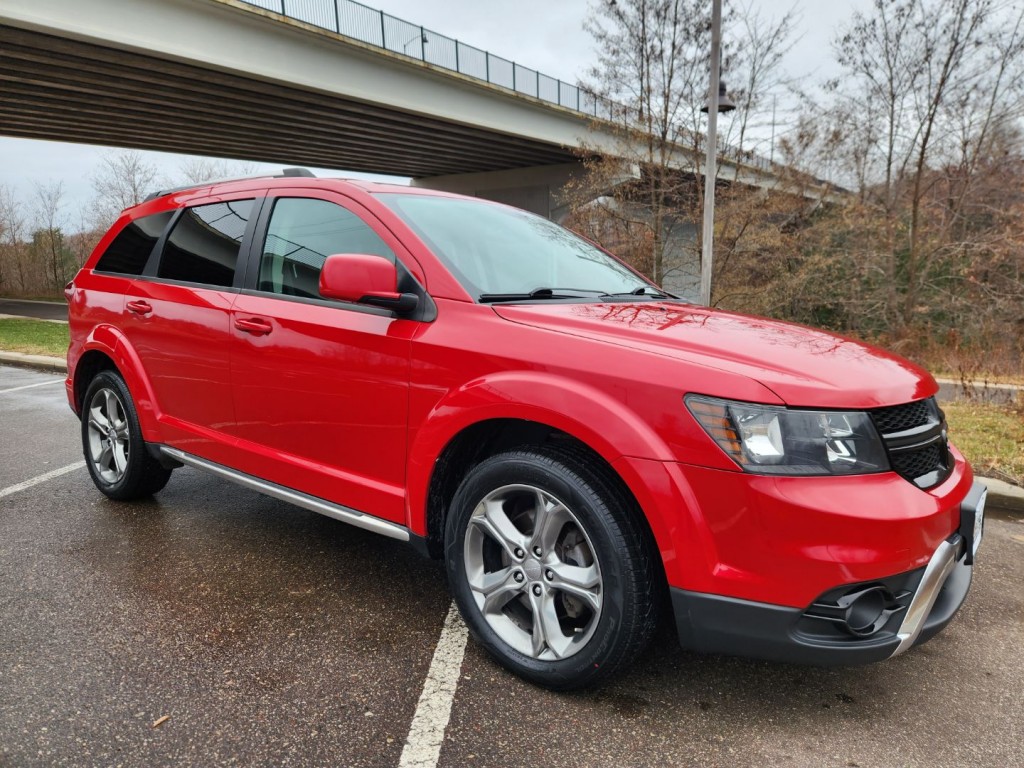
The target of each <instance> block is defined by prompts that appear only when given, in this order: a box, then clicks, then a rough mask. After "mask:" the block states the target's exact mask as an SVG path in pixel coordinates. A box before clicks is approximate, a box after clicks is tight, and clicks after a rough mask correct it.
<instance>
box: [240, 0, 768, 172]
mask: <svg viewBox="0 0 1024 768" xmlns="http://www.w3.org/2000/svg"><path fill="white" fill-rule="evenodd" d="M242 2H244V3H247V4H249V5H253V6H256V7H257V8H262V9H264V10H268V11H275V12H277V13H280V14H281V15H282V16H286V17H288V18H290V19H295V20H296V21H301V22H304V23H306V24H311V25H313V26H316V27H320V28H322V29H326V30H329V31H331V32H337V33H338V34H339V35H344V36H345V37H351V38H353V39H355V40H359V41H360V42H363V43H367V44H369V45H375V46H377V47H379V48H383V49H385V50H388V51H390V52H392V53H397V54H401V55H403V56H408V57H410V58H412V59H418V60H420V61H425V62H427V63H428V64H433V65H434V66H436V67H442V68H444V69H448V70H451V71H453V72H458V73H459V74H462V75H466V76H467V77H472V78H475V79H477V80H482V81H484V82H487V83H491V84H492V85H497V86H500V87H502V88H507V89H508V90H510V91H514V92H516V93H522V94H525V95H527V96H533V97H535V98H537V99H540V100H541V101H546V102H548V103H550V104H558V105H559V106H561V107H566V108H568V109H572V110H575V111H576V112H581V113H583V114H586V115H590V116H593V117H597V118H600V119H603V120H612V121H622V120H625V121H626V122H631V120H630V117H629V114H628V113H629V110H628V109H627V108H626V107H624V106H623V105H621V104H618V103H617V102H614V101H612V100H610V99H608V98H605V97H604V96H600V95H598V94H595V93H592V92H591V91H588V90H587V89H586V88H582V87H580V86H579V85H573V84H572V83H566V82H563V81H561V80H559V79H557V78H554V77H551V76H550V75H545V74H544V73H543V72H538V71H537V70H536V69H530V68H529V67H524V66H523V65H522V64H517V63H516V62H514V61H510V60H509V59H504V58H502V57H501V56H495V55H494V54H493V53H489V52H488V51H485V50H482V49H480V48H476V47H474V46H472V45H467V44H466V43H463V42H462V41H460V40H456V39H455V38H452V37H448V36H447V35H442V34H441V33H440V32H435V31H434V30H432V29H428V28H426V27H423V26H420V25H418V24H412V23H411V22H408V21H405V20H404V19H399V18H397V17H395V16H392V15H390V14H387V13H384V12H383V11H379V10H377V9H376V8H370V7H369V6H367V5H363V4H362V3H359V2H356V0H242ZM719 152H720V154H721V155H722V156H723V157H728V158H730V159H732V160H735V161H738V162H741V163H744V164H746V165H751V166H754V167H756V168H760V169H762V170H765V171H769V172H770V171H771V170H772V166H773V163H772V162H771V161H770V160H768V159H767V158H764V157H761V156H759V155H756V154H754V153H753V152H747V151H742V152H741V151H739V150H737V149H736V148H734V147H730V146H727V145H722V146H721V147H720V149H719Z"/></svg>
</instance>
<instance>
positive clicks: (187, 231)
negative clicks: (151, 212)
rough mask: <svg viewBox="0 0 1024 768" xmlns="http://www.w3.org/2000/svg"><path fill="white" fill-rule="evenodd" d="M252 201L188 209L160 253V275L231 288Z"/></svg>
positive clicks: (238, 201)
mask: <svg viewBox="0 0 1024 768" xmlns="http://www.w3.org/2000/svg"><path fill="white" fill-rule="evenodd" d="M252 207H253V201H252V200H231V201H229V202H224V203H211V204H209V205H197V206H195V207H194V208H186V209H185V211H184V212H183V213H182V214H181V218H179V219H178V222H177V223H176V224H175V225H174V229H172V230H171V234H170V235H169V236H168V238H167V242H166V244H165V245H164V250H163V254H161V256H160V266H159V268H158V269H157V277H162V278H165V279H167V280H180V281H182V282H186V283H202V284H204V285H214V286H219V287H230V286H231V284H232V283H233V282H234V278H235V265H236V264H237V262H238V252H239V250H240V249H241V245H242V238H243V236H244V235H245V229H246V226H247V225H248V223H249V217H250V215H251V214H252Z"/></svg>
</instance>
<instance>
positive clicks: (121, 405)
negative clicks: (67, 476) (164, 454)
mask: <svg viewBox="0 0 1024 768" xmlns="http://www.w3.org/2000/svg"><path fill="white" fill-rule="evenodd" d="M82 448H83V451H84V453H85V465H86V466H87V467H88V468H89V474H90V475H91V476H92V481H93V483H95V485H96V487H97V488H98V489H99V490H100V491H101V492H102V493H104V494H106V495H107V496H109V497H110V498H112V499H117V500H119V501H129V500H132V499H141V498H145V497H146V496H152V495H153V494H154V493H156V492H157V491H159V490H160V489H162V488H163V487H164V486H165V485H167V481H168V480H170V478H171V470H170V469H167V468H166V467H164V466H162V465H161V464H160V462H159V461H157V460H156V459H154V458H153V457H152V456H150V454H149V451H148V450H146V443H145V441H144V440H143V439H142V428H141V427H140V426H139V417H138V414H137V413H136V412H135V404H134V403H133V402H132V396H131V394H130V393H129V392H128V386H127V385H126V384H125V383H124V379H122V378H121V376H120V374H118V373H116V372H114V371H100V372H99V373H98V374H96V376H95V377H94V378H93V380H92V381H91V382H89V388H88V389H87V390H86V391H85V398H84V400H83V407H82Z"/></svg>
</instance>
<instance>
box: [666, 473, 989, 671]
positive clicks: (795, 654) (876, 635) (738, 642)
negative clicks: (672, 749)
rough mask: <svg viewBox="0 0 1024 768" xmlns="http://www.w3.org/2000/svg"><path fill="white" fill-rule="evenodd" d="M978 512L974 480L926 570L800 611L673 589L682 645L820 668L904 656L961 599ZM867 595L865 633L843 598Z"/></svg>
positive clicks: (980, 495) (840, 591) (849, 587)
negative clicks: (869, 612) (956, 523)
mask: <svg viewBox="0 0 1024 768" xmlns="http://www.w3.org/2000/svg"><path fill="white" fill-rule="evenodd" d="M984 508H985V487H984V486H983V485H981V484H980V483H974V484H973V486H972V487H971V491H970V492H969V493H968V495H967V497H966V498H965V499H964V501H963V503H962V504H961V509H960V513H961V514H960V519H961V523H960V527H959V529H958V530H957V532H956V533H954V534H953V535H952V536H950V537H949V538H948V539H946V540H945V541H943V542H941V543H940V544H939V546H938V548H937V549H936V550H935V552H934V553H933V554H932V556H931V558H930V559H929V561H928V564H927V565H926V566H925V567H923V568H918V569H915V570H912V571H907V572H904V573H900V574H896V575H894V576H891V577H887V578H883V579H875V580H873V581H871V582H859V583H855V584H846V585H842V586H839V587H836V588H834V589H831V590H829V591H828V592H826V593H824V594H822V595H821V596H819V597H818V599H816V600H815V601H814V602H813V603H812V604H811V605H809V606H807V607H806V608H802V609H801V608H791V607H788V606H781V605H773V604H770V603H759V602H754V601H750V600H741V599H738V598H733V597H724V596H721V595H712V594H707V593H700V592H691V591H687V590H684V589H678V588H672V590H671V595H672V607H673V609H674V612H675V617H676V626H677V628H678V631H679V640H680V643H681V644H682V645H683V647H685V648H689V649H692V650H696V651H702V652H706V653H724V654H729V655H736V656H749V657H755V658H762V659H770V660H773V661H784V662H790V663H797V664H813V665H820V666H834V665H853V664H865V663H869V662H874V661H881V660H882V659H887V658H889V657H891V656H895V655H897V654H900V653H903V652H904V651H906V650H907V649H909V648H911V647H913V646H915V645H919V644H921V643H923V642H925V641H927V640H928V639H930V638H931V637H933V636H934V635H936V634H937V633H938V632H940V631H941V630H942V629H943V628H944V627H945V626H946V625H947V624H949V622H950V621H951V620H952V618H953V616H954V615H955V614H956V612H957V611H958V610H959V609H960V606H961V605H962V604H963V602H964V600H965V599H966V597H967V592H968V590H969V589H970V586H971V577H972V574H973V570H974V566H973V562H974V554H975V552H976V551H977V545H978V544H979V543H980V539H981V532H982V530H983V522H984ZM976 534H977V535H976ZM865 593H873V597H874V599H875V600H876V602H877V605H878V606H879V607H880V610H882V611H884V612H882V613H880V614H879V619H878V621H877V623H876V624H875V625H874V626H872V627H871V628H870V631H869V632H867V634H865V633H864V632H863V628H864V624H865V623H867V624H871V622H870V621H867V622H865V620H864V618H863V616H858V617H857V618H856V619H855V620H853V621H852V622H851V619H850V616H851V612H850V610H851V609H849V607H848V602H849V601H848V599H847V598H849V597H851V596H853V597H856V596H857V595H861V594H865ZM878 595H885V596H886V597H885V598H884V599H881V598H878ZM872 605H874V604H872ZM851 624H852V625H853V627H852V629H851ZM857 629H860V630H862V632H861V633H860V634H857V633H856V631H855V630H857Z"/></svg>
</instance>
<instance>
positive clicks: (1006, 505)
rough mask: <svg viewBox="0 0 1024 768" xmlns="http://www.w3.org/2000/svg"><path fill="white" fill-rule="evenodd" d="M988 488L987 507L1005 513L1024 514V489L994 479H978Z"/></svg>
mask: <svg viewBox="0 0 1024 768" xmlns="http://www.w3.org/2000/svg"><path fill="white" fill-rule="evenodd" d="M977 479H978V480H979V481H980V482H982V483H984V484H985V487H986V488H988V502H987V506H988V507H989V508H991V509H998V510H1001V511H1003V512H1019V513H1024V488H1021V487H1019V486H1016V485H1013V484H1012V483H1007V482H1004V481H1002V480H996V479H995V478H993V477H978V478H977Z"/></svg>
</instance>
